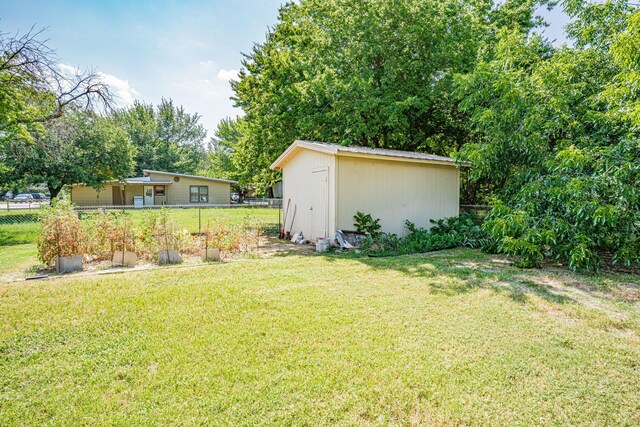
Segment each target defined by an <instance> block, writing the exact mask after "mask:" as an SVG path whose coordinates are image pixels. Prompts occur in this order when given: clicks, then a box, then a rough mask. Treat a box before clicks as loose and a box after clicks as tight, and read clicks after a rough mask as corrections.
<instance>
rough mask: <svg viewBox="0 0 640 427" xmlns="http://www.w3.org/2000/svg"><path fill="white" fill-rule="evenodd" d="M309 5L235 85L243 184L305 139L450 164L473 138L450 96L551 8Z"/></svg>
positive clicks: (283, 24) (296, 7) (487, 0)
mask: <svg viewBox="0 0 640 427" xmlns="http://www.w3.org/2000/svg"><path fill="white" fill-rule="evenodd" d="M494 3H495V2H494V1H493V0H478V1H473V2H469V1H464V0H438V1H435V0H430V1H424V0H400V1H394V2H389V1H387V0H373V1H366V2H353V1H348V0H303V1H300V2H291V3H287V4H286V5H284V6H283V7H282V8H281V9H280V14H279V17H278V23H277V25H276V26H275V27H274V28H272V29H271V30H270V31H269V32H268V34H267V37H266V40H265V41H264V42H263V43H260V44H256V45H255V46H254V48H253V49H252V51H251V52H250V53H249V54H247V55H246V58H245V60H244V62H243V66H244V68H243V70H241V72H240V80H239V81H238V82H234V83H233V84H232V87H233V90H234V92H235V98H234V99H235V101H236V103H237V105H238V106H239V107H241V108H242V109H243V110H244V113H245V116H244V118H243V121H244V123H245V125H244V126H243V129H242V135H241V137H240V138H239V141H238V143H237V144H236V146H235V147H234V153H233V155H232V157H234V158H237V159H238V160H235V161H234V164H236V165H238V166H239V170H238V173H239V175H240V177H241V180H242V181H245V182H250V181H251V182H253V183H254V184H255V185H257V186H258V187H259V188H264V187H268V186H269V185H271V184H272V183H273V181H275V180H277V179H278V177H279V175H278V174H277V172H274V171H270V170H269V165H270V164H271V163H272V162H273V161H274V160H275V159H276V158H277V157H278V156H279V155H280V154H281V153H282V152H283V151H284V149H285V148H286V147H287V146H288V145H289V144H291V143H292V142H293V141H294V140H296V139H311V140H320V141H328V142H334V143H339V144H343V145H361V146H369V147H379V148H395V149H401V150H413V151H423V152H430V153H434V154H443V155H448V154H451V153H452V152H455V151H457V150H458V149H459V148H460V147H461V146H462V145H463V144H465V143H466V142H467V141H468V140H470V139H473V135H472V133H471V132H470V129H469V127H468V125H467V117H466V114H465V113H464V112H461V111H460V110H459V108H458V106H457V102H456V100H455V98H454V97H452V96H451V94H452V84H453V76H454V74H455V73H467V72H471V71H472V70H473V68H474V64H475V63H476V59H477V57H478V50H479V48H480V47H481V46H482V42H483V41H486V42H487V43H491V42H492V40H493V38H494V35H495V33H496V28H500V27H502V26H509V27H510V28H515V29H516V30H517V31H520V32H525V33H526V32H527V31H528V30H529V29H531V28H532V27H534V26H535V25H537V24H538V23H539V20H537V19H536V18H535V17H534V11H535V10H536V9H537V7H538V6H539V5H541V4H547V3H549V2H548V1H532V0H510V1H506V2H502V3H500V4H494Z"/></svg>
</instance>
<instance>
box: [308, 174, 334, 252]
mask: <svg viewBox="0 0 640 427" xmlns="http://www.w3.org/2000/svg"><path fill="white" fill-rule="evenodd" d="M328 176H329V171H328V169H326V168H325V169H317V170H314V171H313V172H312V173H311V190H312V194H311V212H310V213H311V236H309V237H310V240H313V241H316V240H317V239H318V238H319V237H328V236H327V233H328V228H329V179H328Z"/></svg>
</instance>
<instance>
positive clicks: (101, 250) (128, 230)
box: [83, 210, 141, 260]
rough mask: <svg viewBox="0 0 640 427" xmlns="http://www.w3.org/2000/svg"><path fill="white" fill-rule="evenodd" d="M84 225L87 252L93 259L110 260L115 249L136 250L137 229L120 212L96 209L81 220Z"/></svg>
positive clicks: (126, 216) (138, 247)
mask: <svg viewBox="0 0 640 427" xmlns="http://www.w3.org/2000/svg"><path fill="white" fill-rule="evenodd" d="M83 222H84V225H85V227H86V230H87V231H86V236H87V245H86V246H87V249H86V251H87V254H89V255H90V256H91V257H92V258H93V259H95V260H110V259H112V257H113V254H114V252H115V251H117V250H118V251H122V250H124V251H130V252H136V251H138V250H139V249H141V248H140V246H141V245H140V244H139V243H138V242H137V239H136V237H137V234H138V230H137V229H136V228H135V227H134V225H133V221H132V219H131V217H130V216H128V215H126V214H123V213H122V212H113V211H104V210H101V211H97V212H95V213H90V214H89V217H88V218H86V219H84V220H83Z"/></svg>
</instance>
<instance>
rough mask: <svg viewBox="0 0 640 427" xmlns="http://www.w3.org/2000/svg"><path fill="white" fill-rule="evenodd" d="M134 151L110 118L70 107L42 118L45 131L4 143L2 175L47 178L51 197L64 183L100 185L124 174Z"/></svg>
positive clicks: (36, 180)
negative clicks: (45, 120)
mask: <svg viewBox="0 0 640 427" xmlns="http://www.w3.org/2000/svg"><path fill="white" fill-rule="evenodd" d="M133 153H134V148H133V147H132V145H131V143H130V141H129V138H128V136H127V134H126V133H125V132H124V130H123V129H122V127H121V126H119V124H118V123H117V122H116V121H115V120H114V119H113V118H111V117H102V116H99V115H97V114H95V113H93V112H90V111H78V110H75V111H70V112H67V113H66V114H65V115H63V116H62V117H60V118H58V119H55V120H51V121H47V122H46V123H45V124H44V131H40V132H37V133H36V134H34V136H33V138H32V139H31V140H30V141H28V142H25V141H22V140H18V139H14V140H12V141H10V142H8V143H7V144H6V145H5V148H4V150H3V151H2V153H1V154H0V159H2V161H3V163H4V164H5V165H6V166H7V170H6V171H5V173H4V175H3V176H2V178H3V180H5V181H8V182H15V181H22V182H25V183H46V184H47V187H48V188H49V191H50V192H51V197H56V196H57V195H58V193H59V192H60V190H61V189H62V187H63V186H64V185H68V184H77V183H83V184H86V185H89V186H92V187H95V188H100V187H101V186H102V185H103V184H104V182H105V181H109V180H122V179H124V178H126V177H127V176H129V175H130V174H131V171H132V170H133V165H134V159H133Z"/></svg>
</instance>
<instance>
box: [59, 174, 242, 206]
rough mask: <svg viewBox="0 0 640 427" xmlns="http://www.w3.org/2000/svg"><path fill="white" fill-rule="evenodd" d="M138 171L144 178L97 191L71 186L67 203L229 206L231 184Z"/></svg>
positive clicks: (181, 175) (179, 175)
mask: <svg viewBox="0 0 640 427" xmlns="http://www.w3.org/2000/svg"><path fill="white" fill-rule="evenodd" d="M142 172H143V175H144V176H141V177H136V178H128V179H126V180H125V181H124V182H116V181H114V182H108V183H106V184H105V185H104V187H102V189H100V190H95V189H94V188H92V187H88V186H86V185H81V184H79V185H73V186H72V187H71V201H72V202H73V203H75V204H76V205H78V206H112V205H113V206H122V205H136V204H137V205H138V206H140V205H142V206H161V205H191V204H228V203H231V184H237V182H236V181H228V180H225V179H217V178H209V177H206V176H196V175H185V174H182V173H173V172H161V171H154V170H143V171H142Z"/></svg>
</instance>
